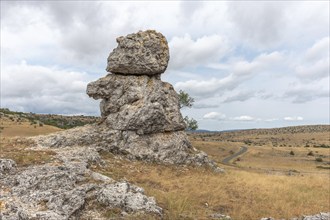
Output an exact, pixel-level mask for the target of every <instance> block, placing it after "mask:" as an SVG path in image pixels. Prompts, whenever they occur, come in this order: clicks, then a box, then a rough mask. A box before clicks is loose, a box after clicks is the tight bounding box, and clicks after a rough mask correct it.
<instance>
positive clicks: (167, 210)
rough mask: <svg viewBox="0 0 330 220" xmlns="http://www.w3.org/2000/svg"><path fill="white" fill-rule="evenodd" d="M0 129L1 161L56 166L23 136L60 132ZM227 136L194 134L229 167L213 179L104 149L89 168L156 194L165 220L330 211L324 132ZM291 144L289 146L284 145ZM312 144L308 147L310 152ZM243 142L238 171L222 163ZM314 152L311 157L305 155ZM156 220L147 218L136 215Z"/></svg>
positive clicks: (8, 125)
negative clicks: (102, 162)
mask: <svg viewBox="0 0 330 220" xmlns="http://www.w3.org/2000/svg"><path fill="white" fill-rule="evenodd" d="M1 127H3V129H2V131H1V139H0V141H1V144H0V157H1V158H12V159H14V160H15V161H16V162H17V163H18V165H19V166H29V165H33V164H42V163H46V162H50V161H52V158H53V155H54V154H55V153H54V152H53V151H50V150H43V151H40V150H39V151H31V150H29V149H28V147H29V146H31V144H32V143H30V142H29V141H26V139H24V138H22V137H27V136H32V135H38V134H47V133H51V132H54V131H57V130H59V129H58V128H54V127H51V126H49V127H48V126H46V125H43V126H36V127H35V125H31V124H29V122H24V121H22V122H20V123H18V122H16V121H15V122H13V121H12V120H9V121H6V120H3V118H2V119H1ZM226 135H227V136H226V137H223V136H221V137H220V136H219V135H218V134H214V135H211V136H210V134H205V136H203V135H201V134H194V135H190V139H191V140H192V143H193V145H194V146H195V147H196V148H198V149H201V150H203V151H205V152H207V153H208V154H209V155H210V157H212V158H213V159H214V160H215V161H216V162H218V164H219V165H220V166H221V167H224V168H225V169H226V173H225V174H216V173H213V172H212V171H210V170H209V169H207V168H201V167H185V166H167V165H157V164H147V163H144V162H140V161H135V162H134V161H133V162H132V161H127V160H125V159H121V158H118V157H115V156H114V155H112V154H111V153H107V152H101V155H102V158H103V159H104V160H105V161H106V166H103V167H99V166H97V165H92V166H91V168H92V169H93V170H95V171H98V172H100V173H103V174H104V175H108V176H110V177H111V178H114V179H116V180H123V179H124V180H127V181H129V182H132V183H134V184H136V185H138V186H141V187H143V188H144V189H145V192H146V194H147V195H148V196H154V197H155V198H156V201H157V203H158V204H159V205H160V206H161V207H162V208H163V209H164V219H171V220H172V219H210V215H212V214H214V213H222V214H226V215H230V216H231V217H232V218H233V219H236V220H242V219H260V218H261V217H267V216H272V217H275V218H292V217H295V216H300V215H302V214H315V213H318V212H320V211H330V201H329V195H330V188H329V184H330V170H329V169H321V168H318V167H319V166H324V167H328V163H329V157H330V152H329V150H330V149H329V148H325V147H324V148H322V147H319V146H320V145H322V144H323V145H325V146H327V145H329V133H328V132H327V131H316V132H310V133H308V132H305V133H304V134H301V133H299V132H298V133H296V135H295V136H294V138H293V137H291V136H292V135H291V136H290V135H287V134H285V133H282V134H277V135H275V134H272V135H270V134H263V135H265V136H262V135H260V134H258V133H255V134H251V133H249V134H247V135H245V136H244V135H242V133H237V134H234V133H231V134H229V133H228V134H226ZM228 135H229V136H228ZM285 135H286V136H285ZM14 136H16V137H14ZM301 136H303V137H304V138H303V141H302V138H301ZM297 137H299V138H297ZM272 138H273V139H274V138H276V140H277V145H278V147H275V146H274V145H273V142H271V141H269V140H273V139H272ZM283 139H284V140H283ZM286 140H287V141H288V143H290V144H286ZM295 140H296V142H295ZM307 142H308V143H309V144H310V146H309V147H306V143H307ZM247 143H249V144H247ZM261 143H264V144H261ZM260 144H261V145H260ZM284 144H286V145H292V146H291V147H289V146H284ZM242 145H247V146H248V151H247V152H246V153H245V154H243V155H241V156H240V157H239V158H240V159H239V160H238V161H237V159H235V160H234V161H233V162H234V164H233V166H227V165H222V164H221V161H222V160H223V159H224V158H226V157H227V156H230V155H232V154H233V153H234V152H237V151H238V150H239V149H240V147H241V146H242ZM280 145H282V147H280ZM291 151H293V155H292V153H291ZM310 152H312V155H308V154H310ZM316 158H322V162H318V161H316ZM289 170H294V172H292V175H288V173H287V172H285V171H289ZM86 207H91V208H94V209H98V210H100V212H101V213H103V215H104V216H106V217H109V218H110V217H114V218H115V217H118V216H119V213H120V212H119V210H116V209H112V210H109V209H107V208H106V207H95V206H93V204H87V205H86ZM155 218H156V216H149V215H142V216H134V217H131V219H155Z"/></svg>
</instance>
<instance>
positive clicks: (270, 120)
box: [265, 118, 279, 122]
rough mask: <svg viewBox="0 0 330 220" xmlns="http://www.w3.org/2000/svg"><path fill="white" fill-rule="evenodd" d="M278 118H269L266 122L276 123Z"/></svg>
mask: <svg viewBox="0 0 330 220" xmlns="http://www.w3.org/2000/svg"><path fill="white" fill-rule="evenodd" d="M278 120H279V119H278V118H269V119H265V122H274V121H278Z"/></svg>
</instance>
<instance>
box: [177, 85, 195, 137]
mask: <svg viewBox="0 0 330 220" xmlns="http://www.w3.org/2000/svg"><path fill="white" fill-rule="evenodd" d="M178 95H179V106H180V109H182V108H183V107H188V108H191V107H192V106H193V103H194V102H195V100H194V98H192V97H190V96H189V94H188V93H186V92H185V91H183V90H180V91H179V94H178ZM183 120H184V122H185V123H186V126H187V130H189V131H194V130H196V129H197V128H198V123H197V121H196V120H195V119H193V118H189V117H188V116H186V117H184V119H183Z"/></svg>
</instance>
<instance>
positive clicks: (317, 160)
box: [315, 157, 323, 162]
mask: <svg viewBox="0 0 330 220" xmlns="http://www.w3.org/2000/svg"><path fill="white" fill-rule="evenodd" d="M315 161H316V162H323V159H322V158H321V157H317V158H315Z"/></svg>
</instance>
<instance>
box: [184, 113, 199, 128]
mask: <svg viewBox="0 0 330 220" xmlns="http://www.w3.org/2000/svg"><path fill="white" fill-rule="evenodd" d="M183 120H184V122H185V123H186V125H187V130H189V131H195V130H196V129H197V128H198V124H197V121H196V120H195V119H193V118H189V117H188V116H186V117H184V119H183Z"/></svg>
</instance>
